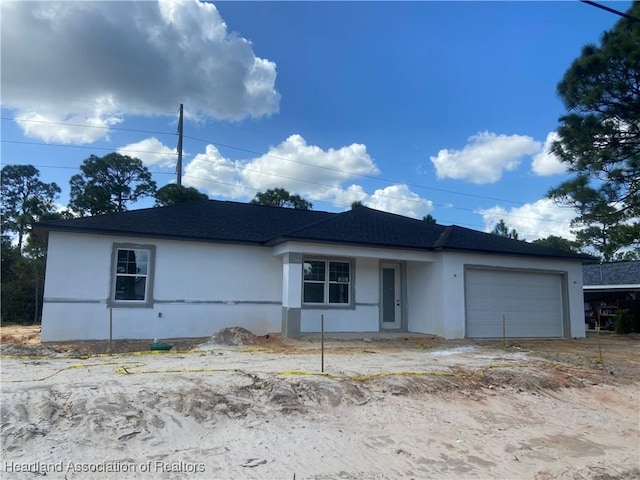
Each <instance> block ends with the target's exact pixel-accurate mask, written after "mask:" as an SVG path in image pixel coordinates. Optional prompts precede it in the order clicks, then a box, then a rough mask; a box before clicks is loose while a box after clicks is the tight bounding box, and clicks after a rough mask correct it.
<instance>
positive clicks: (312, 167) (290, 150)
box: [243, 134, 379, 200]
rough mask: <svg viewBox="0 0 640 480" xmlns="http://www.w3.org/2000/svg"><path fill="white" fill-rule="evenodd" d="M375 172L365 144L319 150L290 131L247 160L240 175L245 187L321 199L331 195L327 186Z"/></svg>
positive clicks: (376, 168)
mask: <svg viewBox="0 0 640 480" xmlns="http://www.w3.org/2000/svg"><path fill="white" fill-rule="evenodd" d="M377 173H379V170H378V167H377V166H376V164H375V163H374V161H373V159H372V158H371V157H370V156H369V154H368V153H367V147H366V146H365V145H362V144H359V143H354V144H351V145H348V146H345V147H342V148H339V149H334V148H329V149H328V150H323V149H321V148H320V147H318V146H315V145H308V144H307V142H306V140H305V139H304V138H302V136H300V135H297V134H294V135H291V136H290V137H289V138H287V139H286V140H285V141H284V142H282V143H281V144H279V145H277V146H275V147H271V148H270V149H269V151H268V152H267V153H266V154H264V155H262V156H260V157H258V158H254V159H253V160H250V161H249V162H247V163H246V165H245V170H244V171H243V178H244V181H245V182H246V184H247V185H248V186H250V187H252V188H256V189H258V190H265V189H267V188H273V187H274V186H279V187H282V188H285V189H287V190H289V191H291V192H297V193H299V194H301V195H303V196H308V197H314V198H316V199H322V200H324V199H328V198H330V197H332V196H334V195H335V194H334V193H332V189H331V188H327V187H339V186H340V185H341V184H342V182H344V181H347V180H349V179H350V178H353V177H354V174H356V175H375V174H377Z"/></svg>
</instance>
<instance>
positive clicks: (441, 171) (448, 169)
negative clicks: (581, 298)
mask: <svg viewBox="0 0 640 480" xmlns="http://www.w3.org/2000/svg"><path fill="white" fill-rule="evenodd" d="M539 151H540V142H536V141H535V140H534V139H533V138H531V137H528V136H526V135H497V134H495V133H491V132H480V133H477V134H476V135H472V136H471V137H469V139H468V141H467V144H466V145H465V146H464V147H463V148H462V150H448V149H444V150H440V151H439V152H438V155H437V156H435V157H433V156H432V157H430V158H431V162H432V163H433V165H434V166H435V168H436V175H437V177H438V178H454V179H457V180H466V181H468V182H472V183H478V184H481V183H494V182H497V181H498V180H500V178H501V177H502V173H503V172H504V171H511V170H514V169H516V168H517V167H518V165H520V159H521V158H522V157H523V156H526V155H533V154H535V153H537V152H539Z"/></svg>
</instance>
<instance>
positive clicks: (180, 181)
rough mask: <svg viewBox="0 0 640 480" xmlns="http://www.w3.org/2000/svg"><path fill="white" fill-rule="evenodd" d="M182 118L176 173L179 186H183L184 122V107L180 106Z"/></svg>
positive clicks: (179, 122) (179, 126)
mask: <svg viewBox="0 0 640 480" xmlns="http://www.w3.org/2000/svg"><path fill="white" fill-rule="evenodd" d="M179 112H180V117H179V118H178V146H177V147H176V149H177V150H178V163H177V164H176V173H177V174H178V178H177V182H176V183H177V184H178V185H182V120H183V117H184V106H183V105H182V103H181V104H180V110H179Z"/></svg>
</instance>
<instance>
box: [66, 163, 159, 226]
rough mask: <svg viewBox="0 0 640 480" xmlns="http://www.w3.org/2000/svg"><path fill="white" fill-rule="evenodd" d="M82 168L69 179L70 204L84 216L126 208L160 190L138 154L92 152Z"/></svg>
mask: <svg viewBox="0 0 640 480" xmlns="http://www.w3.org/2000/svg"><path fill="white" fill-rule="evenodd" d="M80 170H81V172H82V173H80V174H77V175H74V176H73V177H71V180H70V182H69V183H70V185H71V191H70V194H69V208H70V209H71V210H72V211H73V212H75V213H77V214H79V215H81V216H86V215H99V214H102V213H115V212H124V211H126V210H127V206H128V205H129V204H131V203H135V202H136V201H138V200H139V199H141V198H144V197H150V196H153V195H154V194H155V193H156V183H155V182H154V181H153V180H152V179H151V173H150V172H149V170H148V169H147V167H145V166H144V165H143V164H142V160H140V159H138V158H131V157H128V156H126V155H120V154H118V153H109V154H108V155H105V156H104V157H96V156H95V155H91V156H90V157H89V158H87V159H86V160H85V161H84V162H83V163H82V165H80Z"/></svg>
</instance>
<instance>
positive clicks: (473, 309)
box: [37, 200, 589, 342]
mask: <svg viewBox="0 0 640 480" xmlns="http://www.w3.org/2000/svg"><path fill="white" fill-rule="evenodd" d="M37 228H38V229H39V230H41V231H44V232H48V234H49V247H48V257H47V275H46V283H45V295H44V305H43V316H42V340H43V341H45V342H47V341H63V340H72V339H74V340H78V339H105V338H109V328H110V318H111V321H112V328H113V330H112V331H113V338H130V339H136V338H138V339H149V338H177V337H200V336H209V335H212V334H213V333H214V332H216V331H217V330H219V329H221V328H224V327H229V326H241V327H245V328H247V329H249V330H251V331H253V332H254V333H256V334H266V333H268V332H278V331H281V332H282V333H283V335H285V336H288V337H295V336H298V335H299V334H300V333H301V332H302V333H304V332H318V331H319V330H320V316H321V315H324V318H325V330H326V331H328V332H379V331H398V332H415V333H425V334H433V335H438V336H441V337H444V338H465V337H466V338H497V337H501V336H502V335H503V319H504V323H505V326H506V336H508V337H584V336H585V328H584V312H583V296H582V293H583V292H582V262H583V261H585V260H586V259H587V258H589V257H586V256H584V255H577V254H572V253H568V252H565V251H561V250H556V249H551V248H547V247H542V246H540V245H535V244H530V243H526V242H522V241H517V240H512V239H508V238H505V237H501V236H497V235H493V234H488V233H482V232H477V231H474V230H469V229H466V228H461V227H457V226H443V225H437V224H432V223H429V222H425V221H422V220H415V219H411V218H407V217H403V216H400V215H394V214H391V213H385V212H381V211H376V210H372V209H370V208H366V207H361V208H356V209H353V210H349V211H346V212H342V213H328V212H320V211H310V210H306V211H305V210H293V209H287V208H277V207H266V206H260V205H252V204H245V203H235V202H222V201H215V200H208V201H203V202H196V203H187V204H181V205H174V206H169V207H160V208H149V209H143V210H135V211H130V212H125V213H119V214H112V215H102V216H96V217H87V218H77V219H70V220H58V221H51V222H43V223H41V224H39V225H38V226H37Z"/></svg>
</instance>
